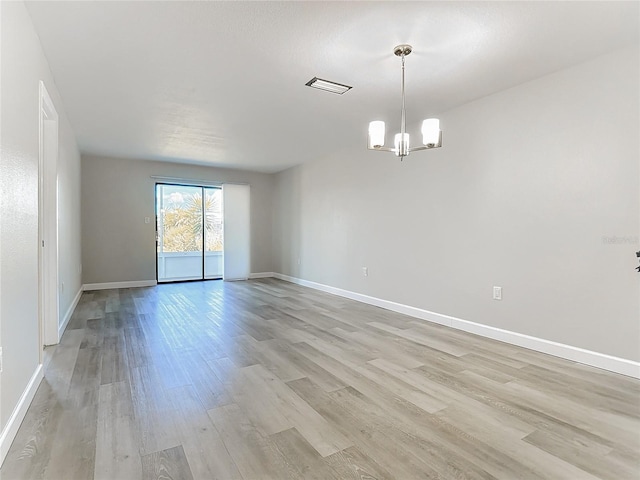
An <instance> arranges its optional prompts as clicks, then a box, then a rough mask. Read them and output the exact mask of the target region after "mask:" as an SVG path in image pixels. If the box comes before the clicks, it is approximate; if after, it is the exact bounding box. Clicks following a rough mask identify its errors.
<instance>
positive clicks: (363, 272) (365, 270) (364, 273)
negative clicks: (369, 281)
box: [362, 267, 369, 277]
mask: <svg viewBox="0 0 640 480" xmlns="http://www.w3.org/2000/svg"><path fill="white" fill-rule="evenodd" d="M362 275H363V276H365V277H368V276H369V269H368V268H367V267H362Z"/></svg>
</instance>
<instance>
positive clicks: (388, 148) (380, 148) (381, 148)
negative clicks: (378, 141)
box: [367, 146, 396, 152]
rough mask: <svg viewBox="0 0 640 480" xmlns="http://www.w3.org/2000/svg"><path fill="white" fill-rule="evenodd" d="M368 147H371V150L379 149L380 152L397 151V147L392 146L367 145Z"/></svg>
mask: <svg viewBox="0 0 640 480" xmlns="http://www.w3.org/2000/svg"><path fill="white" fill-rule="evenodd" d="M367 149H369V150H377V151H379V152H395V151H396V149H395V148H391V147H369V146H367Z"/></svg>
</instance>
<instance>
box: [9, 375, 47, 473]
mask: <svg viewBox="0 0 640 480" xmlns="http://www.w3.org/2000/svg"><path fill="white" fill-rule="evenodd" d="M43 378H44V370H43V369H42V365H38V367H37V368H36V371H35V372H33V375H32V376H31V380H29V383H28V384H27V388H25V390H24V392H22V395H21V396H20V400H18V404H17V405H16V407H15V408H14V409H13V412H12V413H11V416H10V417H9V420H8V421H7V424H6V426H5V427H4V430H2V434H1V435H0V466H2V463H3V462H4V459H5V457H6V456H7V453H8V452H9V448H10V447H11V444H12V443H13V440H14V439H15V438H16V434H17V433H18V428H20V425H21V424H22V421H23V420H24V417H25V415H26V414H27V410H28V409H29V405H31V402H32V401H33V397H34V396H35V394H36V391H37V390H38V387H39V386H40V382H41V381H42V379H43Z"/></svg>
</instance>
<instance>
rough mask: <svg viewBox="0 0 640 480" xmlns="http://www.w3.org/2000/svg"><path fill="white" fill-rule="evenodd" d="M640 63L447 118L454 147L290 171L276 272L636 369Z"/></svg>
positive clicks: (620, 64) (280, 205) (607, 64)
mask: <svg viewBox="0 0 640 480" xmlns="http://www.w3.org/2000/svg"><path fill="white" fill-rule="evenodd" d="M638 58H639V52H638V50H637V49H632V50H624V51H618V52H615V53H613V54H610V55H607V56H603V57H600V58H597V59H595V60H593V61H590V62H588V63H584V64H581V65H578V66H574V67H572V68H569V69H566V70H563V71H560V72H557V73H555V74H552V75H549V76H545V77H543V78H540V79H537V80H535V81H532V82H529V83H526V84H523V85H521V86H518V87H515V88H512V89H509V90H507V91H503V92H501V93H498V94H495V95H492V96H489V97H485V98H483V99H480V100H477V101H475V102H473V103H470V104H467V105H463V106H460V107H458V108H456V109H454V110H451V111H448V112H445V113H443V114H442V115H440V117H441V125H442V129H443V135H444V147H443V148H441V149H439V150H434V151H428V152H416V153H414V154H412V155H411V156H410V157H408V158H407V159H405V161H404V162H402V163H400V162H399V160H398V159H397V158H396V157H394V156H393V155H392V154H383V153H379V152H370V151H367V150H365V149H363V148H361V147H360V146H358V147H354V148H353V149H352V150H347V151H342V152H338V153H336V154H335V155H333V156H331V157H329V158H320V159H317V160H316V161H313V162H311V163H308V164H305V165H303V166H299V167H295V168H292V169H289V170H286V171H284V172H281V173H280V174H278V175H277V177H276V191H277V194H276V197H275V199H274V215H275V216H274V225H275V226H274V252H275V254H274V267H275V271H277V272H280V273H283V274H286V275H290V276H294V277H298V278H302V279H305V280H309V281H314V282H318V283H321V284H325V285H330V286H333V287H337V288H342V289H345V290H349V291H353V292H357V293H363V294H366V295H370V296H374V297H378V298H381V299H385V300H390V301H394V302H398V303H401V304H406V305H411V306H414V307H418V308H422V309H426V310H430V311H433V312H437V313H441V314H445V315H450V316H453V317H457V318H461V319H464V320H469V321H473V322H477V323H480V324H483V325H488V326H492V327H497V328H501V329H506V330H510V331H514V332H518V333H522V334H526V335H531V336H535V337H539V338H543V339H547V340H551V341H555V342H560V343H563V344H568V345H572V346H576V347H581V348H584V349H587V350H592V351H596V352H600V353H604V354H609V355H613V356H617V357H621V358H625V359H629V360H635V361H637V360H640V303H639V298H640V296H639V282H640V275H638V274H637V273H636V272H635V271H634V267H635V266H636V264H637V261H636V258H635V253H634V252H635V251H636V250H638V247H639V242H638V237H639V236H640V225H639V217H640V201H639V199H640V198H639V192H640V188H639V175H640V172H639V150H640V149H639V145H640V142H639V132H640V123H639V119H638V106H639V105H640V98H639V85H640V83H639V82H640V78H639V75H638ZM419 107H420V106H419V105H411V103H409V105H408V109H409V111H410V112H411V111H414V110H416V109H419ZM366 121H367V120H366V119H363V131H365V130H364V129H365V128H366V125H365V123H364V122H366ZM418 128H419V127H418V126H417V125H416V126H415V130H416V131H417V130H418ZM359 143H363V142H359ZM614 236H616V237H618V238H619V239H618V240H616V241H618V242H623V243H617V244H612V243H607V242H608V240H609V239H610V238H611V237H614ZM620 238H624V240H620ZM625 242H626V243H625ZM298 258H300V261H301V263H300V265H299V266H298V264H297V260H298ZM363 266H367V267H368V268H369V276H368V277H364V276H363V275H362V273H361V267H363ZM494 285H498V286H502V287H503V300H502V301H494V300H492V287H493V286H494Z"/></svg>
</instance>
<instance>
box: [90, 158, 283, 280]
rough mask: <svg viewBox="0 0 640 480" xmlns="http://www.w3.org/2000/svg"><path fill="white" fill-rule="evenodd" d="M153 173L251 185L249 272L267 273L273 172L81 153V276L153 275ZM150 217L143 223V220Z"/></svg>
mask: <svg viewBox="0 0 640 480" xmlns="http://www.w3.org/2000/svg"><path fill="white" fill-rule="evenodd" d="M152 175H155V176H164V177H177V178H183V179H194V180H195V179H197V180H202V181H208V182H235V183H249V184H250V185H251V271H252V272H254V273H258V272H271V271H272V263H271V254H272V244H271V241H272V228H271V204H272V196H273V180H274V179H273V175H269V174H264V173H254V172H247V171H242V170H230V169H221V168H213V167H203V166H196V165H183V164H175V163H168V162H155V161H146V160H129V159H116V158H104V157H94V156H86V155H83V156H82V269H83V274H82V280H83V283H85V284H91V283H109V282H130V281H145V280H151V281H153V280H155V279H156V256H155V255H156V254H155V251H156V244H155V223H154V222H155V220H154V219H155V210H154V209H155V206H154V205H155V180H154V179H152V178H151V176H152ZM145 217H151V223H149V224H145V223H144V218H145Z"/></svg>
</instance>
